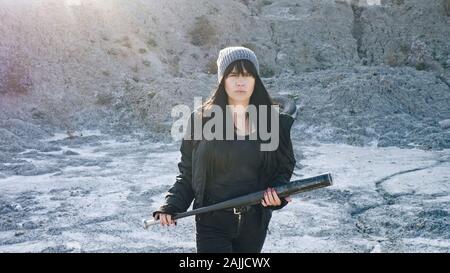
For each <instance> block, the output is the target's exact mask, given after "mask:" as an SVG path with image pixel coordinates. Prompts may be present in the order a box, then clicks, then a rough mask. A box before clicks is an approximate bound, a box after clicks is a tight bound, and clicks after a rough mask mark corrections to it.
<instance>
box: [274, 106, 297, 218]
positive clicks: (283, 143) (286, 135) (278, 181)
mask: <svg viewBox="0 0 450 273" xmlns="http://www.w3.org/2000/svg"><path fill="white" fill-rule="evenodd" d="M294 121H295V120H294V118H292V117H290V116H287V115H282V114H280V127H279V128H280V142H279V147H278V150H277V160H278V168H277V171H276V173H275V175H274V179H272V180H271V181H270V183H269V185H270V186H271V187H276V186H281V185H284V184H287V183H290V179H291V176H292V173H293V172H294V168H295V164H296V160H295V156H294V149H293V147H292V141H291V127H292V124H293V123H294ZM287 204H288V202H287V201H286V200H285V199H284V198H281V205H279V206H271V207H269V208H271V209H272V210H279V209H281V208H283V207H284V206H286V205H287Z"/></svg>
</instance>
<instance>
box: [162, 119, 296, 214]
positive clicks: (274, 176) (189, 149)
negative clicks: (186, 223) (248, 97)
mask: <svg viewBox="0 0 450 273" xmlns="http://www.w3.org/2000/svg"><path fill="white" fill-rule="evenodd" d="M195 114H198V113H197V112H195V111H194V112H193V113H192V114H191V118H190V124H191V126H193V123H192V121H193V120H194V115H195ZM294 120H295V119H294V117H292V116H290V115H288V114H285V113H280V114H279V128H280V130H279V132H280V135H279V146H278V149H277V150H276V152H274V153H272V154H275V155H276V156H275V157H274V156H272V157H271V158H273V159H272V160H270V159H266V160H268V162H269V161H271V163H270V164H268V163H267V164H268V165H267V166H268V167H267V168H265V171H264V173H263V174H261V176H260V179H261V180H262V181H261V182H262V183H264V184H263V185H266V187H265V188H267V187H275V186H278V185H282V184H285V183H289V182H290V178H291V176H292V173H293V171H294V167H295V163H296V160H295V157H294V152H293V148H292V142H291V137H290V130H291V127H292V124H293V122H294ZM202 122H203V124H204V122H206V120H205V119H203V118H202ZM192 128H193V127H192ZM192 131H193V130H192ZM191 139H193V137H192V138H191ZM205 141H206V140H186V138H183V140H182V142H181V148H180V151H181V160H180V162H179V163H178V169H179V174H178V175H177V176H176V182H175V184H174V185H173V186H172V187H171V188H170V189H169V191H168V193H167V195H166V197H165V203H164V204H163V205H162V206H161V207H160V208H159V209H158V210H157V211H155V212H153V216H154V215H155V213H157V212H163V213H168V214H174V213H180V212H185V211H187V209H188V208H189V206H190V205H191V203H192V201H194V204H193V209H196V208H200V207H202V206H203V201H204V191H205V182H206V181H205V180H206V179H205V178H206V170H207V166H206V163H207V162H204V160H202V159H201V156H199V155H201V154H202V149H205ZM281 200H282V204H281V205H280V206H272V207H263V206H262V205H261V207H263V208H265V209H264V211H265V212H266V219H268V220H270V217H271V215H272V210H277V209H281V208H283V207H284V206H286V204H287V201H286V200H284V198H282V199H281Z"/></svg>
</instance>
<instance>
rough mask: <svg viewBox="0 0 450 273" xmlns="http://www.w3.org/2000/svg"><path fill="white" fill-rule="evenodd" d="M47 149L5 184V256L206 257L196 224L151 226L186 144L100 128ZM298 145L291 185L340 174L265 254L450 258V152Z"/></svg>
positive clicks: (27, 157) (0, 194)
mask: <svg viewBox="0 0 450 273" xmlns="http://www.w3.org/2000/svg"><path fill="white" fill-rule="evenodd" d="M47 142H48V143H49V144H51V145H57V146H59V147H61V150H59V151H51V152H40V151H37V150H27V151H25V152H22V153H20V154H18V155H17V157H16V158H15V161H13V162H17V161H21V162H23V161H28V162H29V163H31V164H33V165H34V166H35V168H36V169H37V170H39V169H42V170H44V171H42V173H43V174H41V175H3V176H2V177H3V178H0V188H1V191H0V252H195V229H194V219H193V217H189V218H184V219H180V220H179V222H178V226H177V227H160V226H153V227H151V228H150V229H149V230H144V229H142V227H141V220H142V219H143V218H146V217H148V216H149V214H150V213H151V212H152V211H153V210H154V209H155V208H157V207H158V206H159V205H160V203H161V202H162V200H163V197H164V194H165V192H166V190H167V189H168V188H169V187H170V185H172V184H173V183H174V179H175V176H176V174H177V171H178V169H177V163H178V160H179V158H180V154H179V151H178V149H179V144H177V143H151V142H147V141H139V140H137V139H133V138H129V139H126V138H122V139H112V138H111V137H110V136H108V135H101V134H100V133H99V132H95V131H91V132H84V134H83V137H79V138H75V139H67V138H64V135H63V134H59V135H58V134H57V135H56V136H55V137H53V138H50V139H48V140H47ZM294 147H295V150H296V154H298V153H301V154H303V156H302V158H301V159H300V160H298V161H299V168H298V169H297V170H296V171H295V174H294V177H293V178H292V179H295V178H299V177H307V176H313V175H317V174H320V173H324V172H330V173H332V175H333V177H334V182H335V184H334V185H333V186H332V187H329V188H325V189H321V190H317V191H315V192H310V193H304V194H300V195H297V196H295V197H294V198H293V202H292V203H291V204H289V205H288V206H287V207H285V208H284V209H282V210H280V211H277V212H274V214H273V218H272V221H271V224H270V227H269V234H268V236H267V239H266V243H265V245H264V248H263V252H416V251H420V252H421V251H426V252H449V250H450V225H449V224H450V206H449V205H450V183H449V181H450V178H449V177H450V150H442V151H423V150H416V149H400V148H372V147H354V146H348V145H343V144H314V143H310V144H305V143H303V142H297V141H295V140H294ZM11 164H15V163H11ZM300 167H301V168H300Z"/></svg>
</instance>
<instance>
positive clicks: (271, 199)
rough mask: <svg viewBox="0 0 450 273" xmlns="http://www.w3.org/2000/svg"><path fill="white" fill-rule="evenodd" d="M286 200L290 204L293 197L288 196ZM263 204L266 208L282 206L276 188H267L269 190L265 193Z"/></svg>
mask: <svg viewBox="0 0 450 273" xmlns="http://www.w3.org/2000/svg"><path fill="white" fill-rule="evenodd" d="M284 199H285V200H286V201H288V202H291V201H292V199H291V197H289V196H286V197H285V198H284ZM261 204H262V205H263V206H264V207H267V206H279V205H281V200H280V198H279V197H278V194H277V192H276V191H275V189H274V188H267V190H266V191H265V192H264V199H263V200H261Z"/></svg>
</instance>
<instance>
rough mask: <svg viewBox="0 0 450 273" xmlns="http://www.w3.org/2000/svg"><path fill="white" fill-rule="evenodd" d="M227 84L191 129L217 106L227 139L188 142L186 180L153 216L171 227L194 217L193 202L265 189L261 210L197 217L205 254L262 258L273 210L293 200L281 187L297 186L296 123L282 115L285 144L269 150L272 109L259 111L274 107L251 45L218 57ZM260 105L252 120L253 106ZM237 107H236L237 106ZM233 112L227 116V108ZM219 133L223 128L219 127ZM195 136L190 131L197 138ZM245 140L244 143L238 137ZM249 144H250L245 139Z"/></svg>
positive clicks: (204, 107) (281, 136)
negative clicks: (188, 214)
mask: <svg viewBox="0 0 450 273" xmlns="http://www.w3.org/2000/svg"><path fill="white" fill-rule="evenodd" d="M217 67H218V82H219V85H218V87H217V89H216V91H215V92H214V93H213V94H212V96H211V97H210V98H209V99H208V100H207V101H206V102H205V103H204V104H203V105H202V107H201V108H200V109H198V110H197V111H194V112H193V113H192V114H191V118H190V122H189V123H188V124H189V126H190V128H193V126H194V125H193V121H194V120H195V119H196V118H198V119H200V120H201V122H202V124H205V122H206V121H207V120H209V118H211V117H208V115H205V113H210V112H208V111H210V110H211V109H212V108H213V106H216V107H217V106H219V107H220V108H221V109H222V110H223V113H224V114H223V119H224V122H223V128H222V129H223V130H222V132H223V136H224V137H223V138H222V140H221V139H220V138H219V139H212V140H206V139H205V138H202V139H195V137H194V136H193V133H192V132H191V137H190V138H187V137H186V136H185V138H184V139H183V140H182V143H181V148H180V151H181V161H180V163H179V164H178V167H179V170H180V174H179V175H178V176H177V178H176V182H175V184H174V185H173V186H172V187H171V188H170V189H169V191H168V194H167V195H166V201H165V204H164V205H162V206H161V207H160V208H159V209H158V210H157V211H155V212H154V213H153V217H154V218H155V219H156V220H158V219H159V220H160V222H161V224H162V225H163V226H164V225H172V224H174V225H176V221H174V220H172V215H173V214H175V213H180V212H184V211H186V210H187V209H188V208H189V206H190V204H191V202H192V200H194V204H193V208H194V209H196V208H199V207H203V206H207V205H211V204H214V203H217V202H221V201H225V200H228V199H231V198H234V197H238V196H241V195H244V194H248V193H251V192H255V191H261V190H265V194H264V199H262V200H261V203H260V204H257V205H253V206H247V207H243V208H234V209H230V210H222V211H216V212H211V213H204V214H200V215H196V217H195V221H196V229H197V233H196V242H197V252H254V253H259V252H261V249H262V247H263V244H264V240H265V237H266V233H267V228H268V225H269V222H270V218H271V216H272V211H273V210H277V209H281V208H283V207H284V206H285V205H286V204H287V203H288V202H290V201H291V199H290V198H289V197H286V198H279V197H278V195H277V193H276V192H275V191H274V190H273V187H275V186H278V185H282V184H284V183H289V180H290V177H291V175H292V172H293V170H294V166H295V157H294V153H293V149H292V143H291V139H290V128H291V126H292V123H293V121H294V118H293V117H291V116H289V115H286V114H284V113H279V112H276V113H277V115H276V117H277V118H278V125H279V127H278V128H279V130H278V131H279V132H277V133H278V135H277V136H278V139H279V142H278V146H277V148H276V149H275V150H273V151H262V150H261V144H262V143H264V142H265V141H266V140H264V141H263V140H262V138H261V136H260V130H255V129H254V128H255V125H256V124H260V123H258V122H259V120H260V119H262V120H264V122H267V123H268V124H267V128H269V130H270V128H271V124H272V123H271V121H272V120H271V115H270V111H265V113H263V111H259V109H260V107H259V106H263V105H266V106H271V105H274V103H273V101H272V99H271V98H270V96H269V94H268V92H267V90H266V89H265V87H264V85H263V83H262V81H261V79H260V77H259V64H258V60H257V58H256V55H255V54H254V52H253V51H251V50H250V49H248V48H245V47H227V48H224V49H222V50H221V51H220V52H219V57H218V59H217ZM250 105H252V106H256V109H257V111H256V113H257V114H256V119H255V115H249V113H248V112H247V111H246V109H247V108H248V106H250ZM231 106H235V107H231ZM227 107H228V108H229V109H230V108H231V111H230V112H228V113H229V114H226V113H227V112H226V108H227ZM226 119H230V120H232V122H233V123H234V126H233V127H234V130H233V131H234V132H233V134H234V136H235V139H233V140H228V139H226V138H225V136H226V132H227V128H230V127H227V126H225V124H226ZM216 129H217V128H216ZM189 131H190V130H188V132H189ZM238 137H239V138H240V139H236V138H238ZM242 138H243V139H242Z"/></svg>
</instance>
